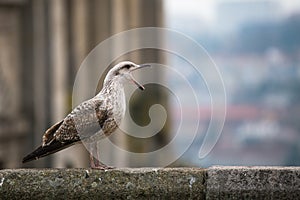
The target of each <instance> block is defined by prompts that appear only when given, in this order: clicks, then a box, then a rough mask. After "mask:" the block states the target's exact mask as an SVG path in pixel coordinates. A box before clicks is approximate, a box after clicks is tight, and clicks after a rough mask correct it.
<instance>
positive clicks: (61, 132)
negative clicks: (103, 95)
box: [23, 99, 114, 163]
mask: <svg viewBox="0 0 300 200" xmlns="http://www.w3.org/2000/svg"><path fill="white" fill-rule="evenodd" d="M110 114H112V113H111V109H108V108H107V107H106V106H105V104H104V101H103V100H101V99H90V100H88V101H85V102H83V103H81V104H80V105H78V106H77V107H76V108H75V109H74V110H73V111H72V112H71V113H70V114H69V115H67V117H66V118H65V119H64V120H62V121H60V122H58V123H56V124H55V125H53V126H51V127H50V128H49V129H48V130H47V131H46V132H45V134H44V136H43V143H42V145H41V146H40V147H38V148H37V149H35V150H34V151H33V152H32V153H30V154H29V155H27V156H26V157H24V158H23V163H24V162H28V161H31V160H35V159H38V158H41V157H44V156H47V155H49V154H52V153H55V152H57V151H60V150H62V149H65V148H67V147H69V146H71V145H73V144H75V143H78V142H80V141H82V140H84V139H87V138H91V136H93V137H92V138H93V140H95V139H100V138H103V137H105V136H106V134H105V133H106V132H105V131H103V130H102V129H103V128H105V127H106V126H108V125H111V124H112V123H111V121H114V120H112V119H111V118H110V117H109V115H110ZM106 124H108V125H106ZM109 133H111V130H109ZM95 136H96V137H95Z"/></svg>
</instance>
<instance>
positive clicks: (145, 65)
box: [130, 64, 151, 90]
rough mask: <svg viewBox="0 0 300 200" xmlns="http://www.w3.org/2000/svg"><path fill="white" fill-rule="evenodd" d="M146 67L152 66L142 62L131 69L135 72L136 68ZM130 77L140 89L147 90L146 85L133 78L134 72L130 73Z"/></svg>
mask: <svg viewBox="0 0 300 200" xmlns="http://www.w3.org/2000/svg"><path fill="white" fill-rule="evenodd" d="M144 67H151V65H149V64H141V65H139V66H138V67H136V68H134V69H132V70H130V73H131V72H133V71H135V70H137V69H141V68H144ZM130 78H131V80H132V82H133V83H134V84H136V85H137V86H138V88H139V89H140V90H145V87H144V86H143V85H142V84H140V83H139V82H137V81H136V80H135V79H134V78H133V76H132V74H130Z"/></svg>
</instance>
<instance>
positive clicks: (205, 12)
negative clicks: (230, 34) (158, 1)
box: [165, 0, 300, 21]
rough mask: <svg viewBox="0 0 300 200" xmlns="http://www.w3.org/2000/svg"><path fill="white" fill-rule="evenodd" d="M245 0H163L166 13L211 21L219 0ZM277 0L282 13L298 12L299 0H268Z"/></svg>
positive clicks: (234, 0) (222, 0)
mask: <svg viewBox="0 0 300 200" xmlns="http://www.w3.org/2000/svg"><path fill="white" fill-rule="evenodd" d="M238 1H245V0H185V1H183V0H165V9H166V13H167V15H171V16H173V15H186V16H189V15H192V16H193V17H194V18H202V19H204V20H206V21H213V20H214V19H215V17H216V13H215V11H216V9H215V8H216V6H217V5H218V3H220V2H238ZM248 1H259V0H248ZM270 1H277V2H278V3H279V4H280V6H281V7H282V8H283V10H282V11H283V14H289V13H292V12H294V11H299V12H300V0H270Z"/></svg>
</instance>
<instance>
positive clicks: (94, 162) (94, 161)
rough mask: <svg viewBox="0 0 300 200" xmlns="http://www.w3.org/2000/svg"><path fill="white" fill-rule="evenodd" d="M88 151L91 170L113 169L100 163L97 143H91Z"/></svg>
mask: <svg viewBox="0 0 300 200" xmlns="http://www.w3.org/2000/svg"><path fill="white" fill-rule="evenodd" d="M89 151H90V166H91V168H92V169H101V170H106V169H113V168H114V167H110V166H107V165H105V164H104V163H102V162H100V158H99V153H98V150H97V142H92V143H91V144H90V145H89Z"/></svg>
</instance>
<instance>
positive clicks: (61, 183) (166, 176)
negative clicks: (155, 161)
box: [0, 168, 205, 200]
mask: <svg viewBox="0 0 300 200" xmlns="http://www.w3.org/2000/svg"><path fill="white" fill-rule="evenodd" d="M203 183H204V170H203V169H195V168H194V169H193V168H174V169H171V168H166V169H160V168H138V169H129V168H128V169H127V168H126V169H114V170H108V171H101V170H91V169H16V170H8V169H7V170H1V171H0V199H56V200H58V199H112V198H114V199H166V198H168V199H178V198H179V199H187V198H189V199H204V189H205V187H204V184H203Z"/></svg>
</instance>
